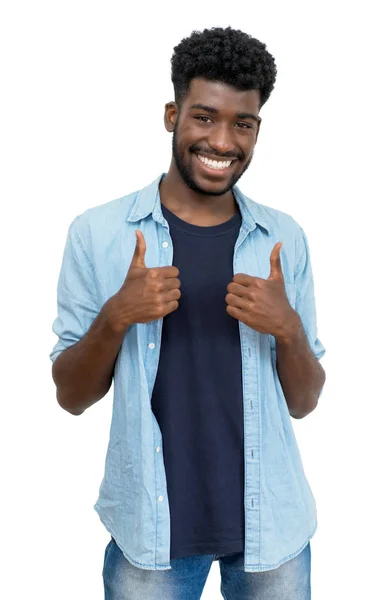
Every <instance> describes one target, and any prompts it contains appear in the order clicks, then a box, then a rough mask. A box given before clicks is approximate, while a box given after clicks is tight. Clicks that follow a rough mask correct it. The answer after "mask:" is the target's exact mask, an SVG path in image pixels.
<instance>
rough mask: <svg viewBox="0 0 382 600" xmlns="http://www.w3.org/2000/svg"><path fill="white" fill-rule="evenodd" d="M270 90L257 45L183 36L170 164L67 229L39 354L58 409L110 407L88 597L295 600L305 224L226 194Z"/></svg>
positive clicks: (319, 384) (308, 512)
mask: <svg viewBox="0 0 382 600" xmlns="http://www.w3.org/2000/svg"><path fill="white" fill-rule="evenodd" d="M275 79H276V66H275V62H274V59H273V57H272V55H271V54H270V53H269V52H268V51H267V49H266V46H265V44H263V43H261V42H259V41H258V40H256V39H254V38H252V37H250V36H249V35H247V34H245V33H243V32H241V31H237V30H233V29H231V28H229V27H228V28H226V29H222V28H213V29H210V30H204V31H203V32H193V33H192V35H191V36H190V37H189V38H186V39H184V40H182V41H181V42H180V44H179V45H178V46H176V47H175V49H174V54H173V57H172V81H173V84H174V91H175V101H172V102H169V103H168V104H166V106H165V115H164V121H165V127H166V129H167V131H169V132H171V133H172V134H173V135H172V150H173V152H172V160H171V164H170V168H169V170H168V172H167V173H163V174H161V175H160V176H159V177H158V178H157V179H156V180H155V181H154V182H152V183H151V184H150V185H148V186H147V187H145V188H144V189H142V190H140V191H138V192H134V193H131V194H129V195H127V196H124V197H122V198H119V199H117V200H113V201H111V202H108V203H106V204H103V205H101V206H97V207H94V208H91V209H88V210H87V211H85V212H84V213H82V214H81V215H79V216H77V217H76V218H75V219H74V221H73V222H72V223H71V225H70V227H69V232H68V237H67V242H66V246H65V250H64V257H63V262H62V267H61V272H60V277H59V285H58V316H57V318H56V320H55V322H54V324H53V330H54V332H55V333H56V334H57V336H58V338H59V339H58V341H57V343H56V345H55V346H54V348H53V350H52V352H51V355H50V356H51V360H52V361H53V379H54V381H55V383H56V386H57V400H58V402H59V404H60V406H62V407H63V408H64V409H65V410H67V411H68V412H70V413H72V414H74V415H79V414H81V413H83V412H84V411H85V410H86V409H87V408H89V407H90V406H91V405H92V404H94V403H96V402H97V401H99V400H100V399H101V398H103V397H104V396H105V394H106V393H107V392H108V390H109V389H110V386H111V383H112V382H113V380H114V402H113V414H112V422H111V429H110V440H109V445H108V450H107V456H106V464H105V474H104V478H103V481H102V483H101V486H100V490H99V497H98V500H97V502H96V504H95V505H94V508H95V510H96V511H97V513H98V514H99V517H100V519H101V521H102V523H103V524H104V526H105V528H106V529H107V531H108V532H109V534H110V535H111V539H110V541H109V543H108V544H107V547H106V551H105V556H104V568H103V581H104V586H105V600H117V599H118V600H138V598H142V597H145V598H150V600H163V598H166V597H168V598H174V599H175V598H177V599H178V598H179V599H180V598H182V599H186V598H187V599H188V600H197V599H199V598H200V597H201V594H202V591H203V588H204V585H205V582H206V579H207V576H208V573H209V570H210V567H211V564H212V562H213V561H214V560H218V561H219V566H220V572H221V591H222V594H223V595H224V598H227V599H229V600H255V599H259V600H260V599H261V600H271V599H272V600H275V599H277V600H308V599H309V598H310V570H311V554H310V539H311V538H312V536H313V534H314V532H315V530H316V526H317V520H316V506H315V501H314V497H313V495H312V492H311V490H310V487H309V484H308V481H307V479H306V477H305V474H304V469H303V466H302V462H301V458H300V454H299V450H298V446H297V443H296V439H295V436H294V432H293V427H292V421H291V418H296V419H300V418H302V417H305V416H306V415H308V414H309V413H311V412H312V411H313V410H314V409H315V407H316V406H317V402H318V399H319V396H320V394H321V392H322V389H323V386H324V382H325V372H324V370H323V368H322V366H321V365H320V362H319V359H320V358H321V357H322V356H323V355H324V353H325V348H324V346H323V345H322V343H321V341H320V340H319V339H318V337H317V322H316V309H315V297H314V285H313V275H312V267H311V261H310V255H309V248H308V242H307V238H306V235H305V232H304V230H303V229H302V228H301V226H300V225H299V224H298V223H297V222H296V221H295V220H294V219H293V218H292V217H291V216H289V215H287V214H286V213H283V212H281V211H279V210H277V209H275V208H270V207H267V206H265V205H263V204H260V203H258V202H256V201H254V200H251V199H250V198H248V197H247V196H245V195H244V194H243V192H242V191H241V190H240V189H239V188H238V186H237V185H236V184H237V182H238V181H239V179H240V177H241V176H242V175H243V173H244V172H245V171H246V169H248V167H249V165H250V163H251V161H252V159H253V155H254V149H255V145H256V143H257V140H258V136H259V132H260V125H261V118H260V116H259V112H260V110H261V108H262V106H263V105H264V103H265V102H266V101H267V100H268V98H269V96H270V94H271V91H272V90H273V87H274V83H275Z"/></svg>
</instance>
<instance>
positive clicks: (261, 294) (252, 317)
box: [225, 242, 297, 339]
mask: <svg viewBox="0 0 382 600" xmlns="http://www.w3.org/2000/svg"><path fill="white" fill-rule="evenodd" d="M281 246H282V242H278V243H277V244H276V245H275V246H274V248H273V250H272V252H271V255H270V263H271V272H270V275H269V277H268V279H262V278H261V277H252V276H251V275H246V274H244V273H237V274H236V275H235V276H234V278H233V280H232V281H231V283H229V284H228V286H227V290H228V294H227V295H226V297H225V301H226V303H227V307H226V310H227V313H228V314H229V315H230V316H231V317H234V318H235V319H238V320H239V321H242V322H243V323H245V325H248V327H251V328H252V329H255V330H256V331H259V332H261V333H269V334H271V335H273V336H275V338H280V339H281V338H283V337H285V336H286V335H287V332H288V331H289V330H290V328H291V324H295V323H296V317H297V313H296V311H295V310H294V309H293V308H292V306H291V305H290V304H289V300H288V296H287V293H286V289H285V283H284V275H283V272H282V268H281V260H280V251H281Z"/></svg>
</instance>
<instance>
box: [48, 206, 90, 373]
mask: <svg viewBox="0 0 382 600" xmlns="http://www.w3.org/2000/svg"><path fill="white" fill-rule="evenodd" d="M79 218H80V217H76V218H75V219H74V221H73V222H72V223H71V224H70V226H69V230H68V234H67V238H66V243H65V248H64V253H63V258H62V264H61V270H60V273H59V277H58V285H57V317H56V318H55V320H54V321H53V325H52V330H53V332H54V333H55V334H56V335H57V336H58V341H57V342H56V344H55V345H54V347H53V349H52V351H51V353H50V355H49V358H50V359H51V361H52V362H54V361H55V360H56V358H57V357H58V356H59V354H60V353H61V352H62V351H63V350H66V349H67V348H69V347H70V346H72V345H73V344H76V343H77V342H79V341H80V339H81V338H82V337H83V336H84V335H85V333H86V332H87V331H88V329H89V327H90V325H91V324H92V322H93V320H94V319H95V317H96V316H97V315H98V313H99V310H100V306H99V300H98V298H97V295H96V291H95V274H94V269H93V267H92V265H91V262H90V260H89V258H88V256H87V254H86V252H85V249H84V247H83V245H82V243H81V240H80V237H79V234H78V231H77V221H78V219H79Z"/></svg>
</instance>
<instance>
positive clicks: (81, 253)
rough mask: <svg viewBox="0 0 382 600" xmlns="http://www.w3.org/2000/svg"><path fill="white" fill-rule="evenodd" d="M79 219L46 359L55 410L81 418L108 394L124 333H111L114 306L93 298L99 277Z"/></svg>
mask: <svg viewBox="0 0 382 600" xmlns="http://www.w3.org/2000/svg"><path fill="white" fill-rule="evenodd" d="M81 229H82V230H84V229H85V233H86V228H83V227H82V228H81V219H79V217H76V219H75V220H74V221H73V222H72V223H71V225H70V227H69V231H68V235H67V240H66V244H65V248H64V254H63V259H62V265H61V270H60V275H59V279H58V287H57V317H56V319H55V321H54V323H53V331H54V333H55V334H56V335H57V336H58V341H57V343H56V344H55V346H54V348H53V350H52V352H51V354H50V359H51V360H52V362H53V365H52V377H53V381H54V383H55V384H56V388H57V391H56V397H57V401H58V403H59V405H60V406H61V407H62V408H64V409H65V410H67V411H68V412H70V413H71V414H74V415H79V414H81V413H82V412H84V410H86V408H88V407H89V406H90V405H91V404H94V403H95V402H97V401H98V400H100V399H101V398H103V396H104V395H105V394H106V393H107V392H108V390H109V389H110V386H111V382H112V377H113V372H114V365H115V360H116V357H117V355H118V352H119V348H120V346H121V344H122V341H123V337H124V335H125V333H126V331H127V328H128V326H127V325H126V327H125V328H119V329H117V328H115V327H114V319H113V305H114V300H113V299H112V298H109V299H108V300H107V302H105V303H104V304H103V305H102V304H101V302H100V299H99V295H98V293H97V287H96V286H97V274H96V273H95V271H94V268H93V265H92V263H91V262H90V260H89V258H88V255H87V253H86V250H85V247H84V244H83V243H82V241H81V238H80V235H79V231H81Z"/></svg>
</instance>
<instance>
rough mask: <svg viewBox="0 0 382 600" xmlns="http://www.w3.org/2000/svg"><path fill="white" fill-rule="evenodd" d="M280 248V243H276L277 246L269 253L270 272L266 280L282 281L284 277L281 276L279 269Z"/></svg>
mask: <svg viewBox="0 0 382 600" xmlns="http://www.w3.org/2000/svg"><path fill="white" fill-rule="evenodd" d="M281 246H282V242H277V244H276V245H275V246H274V248H273V250H272V252H271V256H270V263H271V272H270V274H269V277H268V279H281V280H282V281H283V280H284V275H283V271H282V268H281V260H280V252H281Z"/></svg>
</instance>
